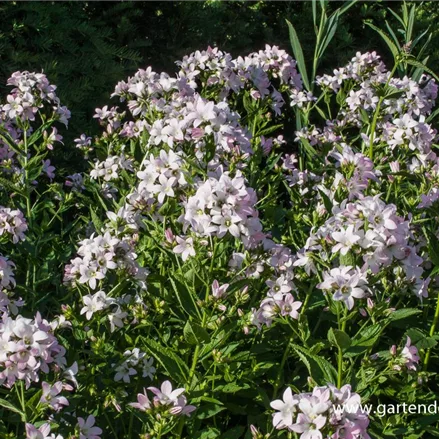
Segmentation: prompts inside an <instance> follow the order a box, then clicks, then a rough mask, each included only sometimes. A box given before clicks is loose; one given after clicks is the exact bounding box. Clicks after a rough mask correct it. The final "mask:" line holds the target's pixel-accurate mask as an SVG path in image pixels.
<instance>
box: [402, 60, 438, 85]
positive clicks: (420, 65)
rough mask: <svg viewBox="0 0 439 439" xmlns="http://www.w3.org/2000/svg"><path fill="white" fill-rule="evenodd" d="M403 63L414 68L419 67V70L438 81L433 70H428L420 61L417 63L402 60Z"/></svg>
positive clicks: (415, 61) (416, 61)
mask: <svg viewBox="0 0 439 439" xmlns="http://www.w3.org/2000/svg"><path fill="white" fill-rule="evenodd" d="M404 61H405V62H406V63H407V64H410V65H412V66H415V67H419V68H420V69H422V70H424V71H426V72H427V73H428V74H429V75H431V76H433V78H434V79H436V81H439V76H437V75H436V73H434V72H433V70H431V69H429V68H428V67H427V66H426V65H425V64H423V63H421V61H418V60H416V59H413V58H408V59H404Z"/></svg>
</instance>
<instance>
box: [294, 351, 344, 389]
mask: <svg viewBox="0 0 439 439" xmlns="http://www.w3.org/2000/svg"><path fill="white" fill-rule="evenodd" d="M291 346H292V347H293V349H294V350H295V351H296V353H297V355H299V357H300V358H301V360H302V361H303V363H304V364H305V366H306V367H307V369H308V372H309V374H310V375H311V377H312V378H314V379H315V380H316V381H317V382H320V383H321V384H327V383H335V382H336V380H337V371H336V370H335V368H334V366H333V365H332V364H331V363H330V362H329V361H328V360H326V359H324V358H322V357H319V356H317V355H314V354H312V353H311V352H310V351H309V350H308V349H306V348H304V347H302V346H299V345H296V344H292V345H291Z"/></svg>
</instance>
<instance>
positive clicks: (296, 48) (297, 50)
mask: <svg viewBox="0 0 439 439" xmlns="http://www.w3.org/2000/svg"><path fill="white" fill-rule="evenodd" d="M286 22H287V25H288V30H289V33H290V43H291V48H292V49H293V53H294V57H295V58H296V62H297V67H298V69H299V73H300V74H301V76H302V81H303V84H304V85H305V88H306V89H307V90H310V84H309V81H308V74H307V73H306V66H305V58H304V57H303V50H302V46H301V44H300V41H299V37H298V36H297V32H296V29H294V26H293V25H292V24H291V23H290V22H289V21H288V20H286Z"/></svg>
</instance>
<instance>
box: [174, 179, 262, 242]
mask: <svg viewBox="0 0 439 439" xmlns="http://www.w3.org/2000/svg"><path fill="white" fill-rule="evenodd" d="M256 201H257V198H256V194H255V192H254V190H253V189H251V188H249V187H246V185H245V180H244V178H243V176H242V175H241V173H240V172H239V171H238V172H237V173H236V176H235V177H234V178H231V177H230V176H229V175H228V173H219V177H215V176H212V177H210V178H209V179H208V180H207V181H205V182H203V184H201V185H200V187H199V188H198V189H197V192H196V193H195V195H193V196H192V197H190V198H189V199H188V200H187V203H185V212H184V214H183V215H182V216H181V217H180V219H179V220H180V221H181V223H182V224H183V231H185V232H186V231H187V230H188V229H189V227H190V229H191V230H192V231H193V232H195V233H196V234H199V235H201V236H218V237H219V238H222V237H223V236H225V235H226V234H230V235H232V236H233V237H235V238H237V239H240V240H241V241H242V242H243V244H244V246H245V247H247V248H252V247H255V246H257V245H258V244H259V243H260V242H261V241H262V239H263V238H264V237H265V235H264V233H263V232H262V224H261V222H260V220H259V218H258V213H257V210H256V209H255V208H254V206H255V204H256Z"/></svg>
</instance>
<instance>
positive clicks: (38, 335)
mask: <svg viewBox="0 0 439 439" xmlns="http://www.w3.org/2000/svg"><path fill="white" fill-rule="evenodd" d="M0 341H1V346H0V383H1V384H3V385H5V386H6V387H12V385H13V384H14V383H15V381H16V380H24V382H25V383H26V387H29V386H30V384H31V383H32V382H37V381H39V379H40V374H41V373H45V374H47V373H49V370H50V367H51V366H56V367H58V368H63V367H64V366H66V360H65V358H64V355H65V352H66V350H65V348H64V347H63V346H61V345H60V344H59V343H58V340H57V338H56V337H55V336H54V334H53V329H52V326H51V324H50V323H49V322H47V321H46V320H43V319H42V317H41V315H40V314H37V315H36V316H35V319H34V320H31V319H27V318H25V317H23V316H21V315H18V316H17V317H16V318H12V317H9V316H8V315H7V314H6V313H5V314H3V317H2V320H1V322H0Z"/></svg>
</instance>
